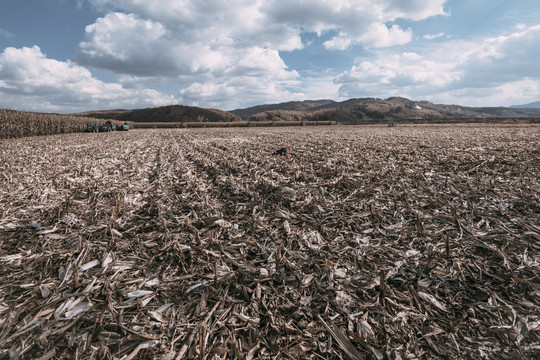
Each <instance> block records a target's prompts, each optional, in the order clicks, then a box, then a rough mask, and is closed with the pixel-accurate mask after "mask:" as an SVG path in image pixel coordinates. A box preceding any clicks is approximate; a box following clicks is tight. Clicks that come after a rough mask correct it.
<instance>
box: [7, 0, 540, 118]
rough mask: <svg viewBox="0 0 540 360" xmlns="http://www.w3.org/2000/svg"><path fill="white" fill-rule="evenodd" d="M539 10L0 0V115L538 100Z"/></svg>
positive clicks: (464, 3)
mask: <svg viewBox="0 0 540 360" xmlns="http://www.w3.org/2000/svg"><path fill="white" fill-rule="evenodd" d="M538 59H540V3H539V2H538V1H536V0H516V1H503V0H355V1H350V0H287V1H283V0H205V1H198V0H153V1H141V0H114V1H113V0H2V2H1V3H0V107H5V108H12V109H18V110H29V111H43V112H62V113H67V112H78V111H85V110H92V109H115V108H143V107H154V106H162V105H169V104H183V105H194V106H201V107H213V108H219V109H223V110H231V109H235V108H243V107H248V106H253V105H259V104H264V103H277V102H284V101H293V100H306V99H333V100H345V99H348V98H353V97H378V98H387V97H390V96H404V97H407V98H410V99H413V100H429V101H432V102H435V103H444V104H460V105H469V106H508V105H516V104H525V103H530V102H534V101H539V100H540V66H539V65H538Z"/></svg>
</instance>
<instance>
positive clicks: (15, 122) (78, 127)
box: [0, 109, 119, 139]
mask: <svg viewBox="0 0 540 360" xmlns="http://www.w3.org/2000/svg"><path fill="white" fill-rule="evenodd" d="M88 123H97V124H102V123H104V120H102V119H93V118H83V117H78V116H72V115H60V114H42V113H30V112H23V111H15V110H6V109H0V139H10V138H22V137H26V136H40V135H54V134H67V133H74V132H81V131H85V130H86V124H88ZM115 123H119V122H118V121H116V122H115Z"/></svg>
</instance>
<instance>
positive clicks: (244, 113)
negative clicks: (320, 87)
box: [229, 100, 336, 119]
mask: <svg viewBox="0 0 540 360" xmlns="http://www.w3.org/2000/svg"><path fill="white" fill-rule="evenodd" d="M329 104H336V102H335V101H333V100H304V101H289V102H284V103H279V104H265V105H257V106H253V107H249V108H246V109H236V110H231V111H229V112H230V113H233V114H235V115H237V116H240V117H241V118H244V119H245V118H248V117H250V116H252V115H255V114H259V113H263V112H266V111H278V110H281V111H308V110H310V109H313V108H316V107H320V106H325V105H329Z"/></svg>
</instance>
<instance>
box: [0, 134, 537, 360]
mask: <svg viewBox="0 0 540 360" xmlns="http://www.w3.org/2000/svg"><path fill="white" fill-rule="evenodd" d="M539 135H540V126H537V125H512V126H510V125H506V126H492V125H467V126H457V125H453V126H445V125H438V126H398V127H395V128H390V127H386V126H380V127H377V126H366V127H296V128H287V127H283V128H282V127H279V128H249V129H238V128H236V129H165V130H164V129H157V130H152V129H149V130H135V131H129V132H123V133H100V134H69V135H55V136H43V137H33V138H23V139H8V140H2V141H0V279H1V281H0V358H21V359H24V358H40V357H41V358H42V359H52V358H73V359H98V358H99V359H113V358H114V359H134V358H162V359H182V358H186V359H196V358H197V359H238V358H245V359H291V358H293V359H383V358H388V359H438V358H441V359H480V358H486V359H533V358H538V357H539V356H540V311H539V309H540V280H539V275H540V243H539V241H540V183H539V182H540V180H539V179H540V148H539V145H538V138H539ZM284 146H286V147H288V148H289V150H290V151H291V152H293V153H295V155H296V156H293V157H291V158H285V157H279V156H274V155H272V152H273V151H274V150H275V149H277V148H280V147H284Z"/></svg>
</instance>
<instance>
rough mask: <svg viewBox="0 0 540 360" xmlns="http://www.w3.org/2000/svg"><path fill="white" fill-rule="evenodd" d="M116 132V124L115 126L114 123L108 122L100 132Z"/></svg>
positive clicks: (101, 127)
mask: <svg viewBox="0 0 540 360" xmlns="http://www.w3.org/2000/svg"><path fill="white" fill-rule="evenodd" d="M109 131H116V124H113V123H112V121H110V120H107V121H106V122H105V124H103V125H101V126H100V127H99V132H109Z"/></svg>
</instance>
